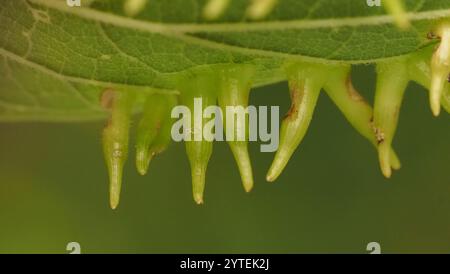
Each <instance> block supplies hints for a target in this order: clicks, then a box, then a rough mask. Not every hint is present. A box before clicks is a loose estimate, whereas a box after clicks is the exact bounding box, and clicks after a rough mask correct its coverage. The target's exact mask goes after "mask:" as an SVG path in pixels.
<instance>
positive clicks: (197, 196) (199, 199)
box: [194, 193, 204, 205]
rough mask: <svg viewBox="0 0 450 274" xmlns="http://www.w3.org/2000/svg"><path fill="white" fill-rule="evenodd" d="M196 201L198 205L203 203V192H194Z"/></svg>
mask: <svg viewBox="0 0 450 274" xmlns="http://www.w3.org/2000/svg"><path fill="white" fill-rule="evenodd" d="M194 201H195V203H196V204H197V205H203V203H204V201H203V194H202V193H194Z"/></svg>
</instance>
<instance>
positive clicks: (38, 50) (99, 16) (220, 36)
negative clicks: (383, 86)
mask: <svg viewBox="0 0 450 274" xmlns="http://www.w3.org/2000/svg"><path fill="white" fill-rule="evenodd" d="M91 2H92V3H90V5H87V4H85V5H84V6H83V7H81V8H70V7H68V6H67V5H66V1H65V0H4V1H2V5H0V71H1V74H0V121H85V120H95V119H103V118H105V117H106V116H107V115H106V113H105V111H104V110H103V109H102V108H101V107H100V104H99V100H100V94H101V92H102V91H103V90H104V89H106V88H114V89H118V90H135V91H138V94H143V95H144V94H148V93H153V92H160V93H177V91H176V90H175V86H176V83H177V80H178V79H179V77H180V75H183V74H184V73H186V72H189V71H190V70H197V69H201V70H203V69H204V70H209V69H214V68H216V67H220V66H222V65H227V64H233V63H236V64H242V63H247V64H253V65H255V67H256V68H257V73H256V75H255V79H254V86H262V85H266V84H270V83H275V82H279V81H282V80H285V75H284V73H283V71H282V70H281V69H280V67H281V65H282V64H283V63H284V62H285V61H286V60H292V59H301V60H305V61H309V62H321V63H340V62H345V63H352V64H358V63H376V62H378V61H382V60H385V59H389V58H395V57H399V56H402V55H407V54H410V53H412V52H415V51H417V50H418V49H420V48H422V47H424V46H426V45H428V44H430V41H429V40H428V39H427V33H428V32H429V31H430V30H431V28H432V26H433V25H434V24H435V23H436V21H437V20H440V19H442V18H447V17H450V1H448V0H432V1H426V0H414V1H413V0H410V1H405V2H406V7H407V10H408V12H409V18H410V20H411V22H412V28H410V29H409V30H408V31H401V30H399V29H398V28H397V27H396V26H395V25H394V24H393V19H392V18H391V17H390V16H388V15H386V13H385V11H384V9H383V8H380V7H373V8H369V7H368V6H367V5H366V3H365V1H361V0H302V1H299V0H279V1H278V4H277V5H276V7H275V9H274V10H273V11H272V12H271V13H270V15H269V16H268V17H267V18H265V19H264V20H262V21H256V22H255V21H251V20H248V19H247V18H246V16H245V9H246V7H247V5H248V4H249V1H244V0H239V1H237V0H234V1H231V5H230V7H229V8H228V9H227V10H226V12H225V13H224V15H223V16H222V17H220V18H218V19H217V20H216V21H205V20H204V19H203V17H202V8H203V7H204V6H205V3H206V1H205V0H149V1H148V2H147V5H146V6H145V8H144V10H142V11H141V12H140V13H139V14H138V15H136V16H135V17H134V18H130V17H126V16H125V15H124V13H123V5H124V3H123V2H124V1H123V0H95V1H91ZM82 3H83V1H82ZM140 102H141V104H140V105H142V102H143V99H140ZM138 109H139V107H138Z"/></svg>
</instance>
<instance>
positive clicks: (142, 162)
mask: <svg viewBox="0 0 450 274" xmlns="http://www.w3.org/2000/svg"><path fill="white" fill-rule="evenodd" d="M150 159H151V157H150V156H149V155H148V153H147V150H146V149H138V150H137V152H136V169H137V171H138V173H139V174H140V175H142V176H144V175H146V174H147V171H148V167H149V164H150Z"/></svg>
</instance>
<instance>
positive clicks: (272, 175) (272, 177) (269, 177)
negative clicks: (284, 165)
mask: <svg viewBox="0 0 450 274" xmlns="http://www.w3.org/2000/svg"><path fill="white" fill-rule="evenodd" d="M280 173H281V172H276V171H275V170H274V168H273V167H271V168H270V169H269V172H267V175H266V181H267V182H269V183H273V182H275V180H276V179H277V178H278V176H279V175H280Z"/></svg>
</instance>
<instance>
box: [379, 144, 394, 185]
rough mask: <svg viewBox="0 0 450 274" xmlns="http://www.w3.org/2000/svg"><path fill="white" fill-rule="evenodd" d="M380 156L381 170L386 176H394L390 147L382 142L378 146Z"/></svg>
mask: <svg viewBox="0 0 450 274" xmlns="http://www.w3.org/2000/svg"><path fill="white" fill-rule="evenodd" d="M378 156H379V161H380V167H381V172H382V173H383V175H384V177H386V178H388V179H389V178H391V176H392V168H391V161H390V148H389V147H388V146H386V145H385V144H381V145H380V146H379V148H378Z"/></svg>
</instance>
